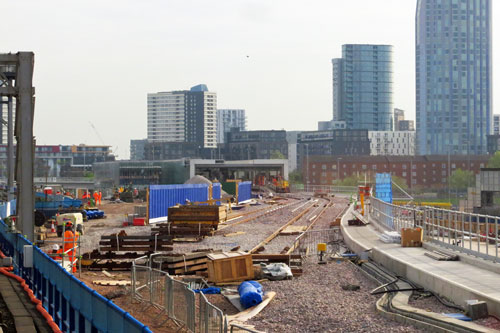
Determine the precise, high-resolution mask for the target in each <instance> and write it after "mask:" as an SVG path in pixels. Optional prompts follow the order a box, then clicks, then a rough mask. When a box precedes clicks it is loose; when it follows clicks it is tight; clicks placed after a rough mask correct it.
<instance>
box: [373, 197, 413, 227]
mask: <svg viewBox="0 0 500 333" xmlns="http://www.w3.org/2000/svg"><path fill="white" fill-rule="evenodd" d="M369 214H370V218H371V219H373V220H375V221H376V222H378V223H379V224H381V225H383V226H385V227H386V228H388V229H390V230H396V231H400V230H401V228H414V227H417V226H421V224H422V222H421V220H422V209H419V208H414V207H407V206H397V205H393V204H390V203H387V202H384V201H382V200H379V199H377V198H371V199H370V209H369Z"/></svg>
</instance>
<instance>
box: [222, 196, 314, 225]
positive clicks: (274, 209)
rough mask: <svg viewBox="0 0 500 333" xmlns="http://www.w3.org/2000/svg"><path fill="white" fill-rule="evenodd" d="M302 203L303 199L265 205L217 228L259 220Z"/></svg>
mask: <svg viewBox="0 0 500 333" xmlns="http://www.w3.org/2000/svg"><path fill="white" fill-rule="evenodd" d="M300 203H301V201H297V202H291V203H287V204H284V205H278V206H271V207H265V208H262V209H258V210H256V211H252V212H248V213H242V214H241V216H238V217H234V218H232V219H230V220H228V221H227V222H226V223H224V224H221V225H220V227H219V228H218V229H217V231H222V230H224V229H227V228H230V227H234V226H237V225H240V224H243V223H247V222H250V221H254V220H257V219H259V218H261V217H264V216H268V215H270V214H274V213H275V212H277V211H279V210H282V209H284V208H288V207H291V206H294V205H298V204H300ZM305 203H307V201H305ZM301 206H302V205H300V206H299V207H301ZM262 211H263V212H262ZM259 212H260V214H257V215H253V214H255V213H259ZM248 215H251V216H250V217H247V218H245V219H242V220H240V218H241V217H244V216H248ZM235 220H236V221H235ZM217 231H216V232H217Z"/></svg>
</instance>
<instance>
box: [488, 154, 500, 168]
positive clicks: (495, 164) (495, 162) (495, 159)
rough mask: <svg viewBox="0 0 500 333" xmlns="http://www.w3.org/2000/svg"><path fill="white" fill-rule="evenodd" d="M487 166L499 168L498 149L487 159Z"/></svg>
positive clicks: (499, 157) (499, 156)
mask: <svg viewBox="0 0 500 333" xmlns="http://www.w3.org/2000/svg"><path fill="white" fill-rule="evenodd" d="M488 168H500V151H497V152H495V154H494V155H493V156H491V158H490V160H489V161H488Z"/></svg>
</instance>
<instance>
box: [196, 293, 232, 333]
mask: <svg viewBox="0 0 500 333" xmlns="http://www.w3.org/2000/svg"><path fill="white" fill-rule="evenodd" d="M199 309H200V310H199V329H200V332H202V333H222V332H227V327H226V325H225V320H224V313H223V312H222V311H221V310H220V309H219V308H217V307H216V306H214V305H212V304H211V303H210V302H209V301H208V300H207V298H206V297H205V295H203V293H200V306H199Z"/></svg>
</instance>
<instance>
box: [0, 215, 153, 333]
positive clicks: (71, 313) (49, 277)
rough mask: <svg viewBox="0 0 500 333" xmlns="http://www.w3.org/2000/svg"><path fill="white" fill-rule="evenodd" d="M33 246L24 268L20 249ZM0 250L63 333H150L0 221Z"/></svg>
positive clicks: (22, 252)
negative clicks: (31, 264) (8, 257)
mask: <svg viewBox="0 0 500 333" xmlns="http://www.w3.org/2000/svg"><path fill="white" fill-rule="evenodd" d="M26 245H28V246H33V266H32V267H24V247H25V246H26ZM0 249H1V250H2V252H4V253H5V255H7V256H10V257H12V258H13V267H14V273H15V274H17V275H19V276H20V277H22V278H23V279H24V280H25V281H26V283H27V284H28V286H29V287H30V288H31V289H32V290H33V293H34V295H35V297H36V298H38V299H39V300H40V301H42V306H43V307H44V308H45V309H46V310H47V312H48V313H49V314H50V315H51V316H52V318H53V319H54V322H55V323H56V324H57V325H58V326H59V328H60V329H61V331H63V332H133V333H135V332H137V333H139V332H142V333H144V332H151V330H150V329H149V328H148V327H147V326H145V325H143V324H142V323H140V322H139V321H137V320H136V319H135V318H134V317H132V316H131V315H130V314H129V313H127V312H125V311H123V310H122V309H120V308H119V307H118V306H116V305H115V304H114V303H113V302H112V301H110V300H108V299H106V298H105V297H103V296H101V295H100V294H99V293H97V292H96V291H95V290H92V289H90V288H89V287H88V286H87V285H86V284H85V283H83V282H82V281H80V280H78V279H77V278H76V277H75V276H73V274H70V273H68V272H67V271H66V270H65V269H64V268H63V267H62V266H61V265H60V264H58V263H57V262H55V261H54V260H52V259H51V258H50V257H49V256H48V255H47V254H46V253H44V252H43V251H42V250H41V249H40V248H38V247H36V246H34V245H33V244H32V243H31V242H29V241H28V240H27V239H26V238H24V237H23V236H22V235H21V234H18V233H14V232H12V231H11V230H10V229H9V227H8V226H7V225H6V224H5V223H4V222H3V221H0Z"/></svg>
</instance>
